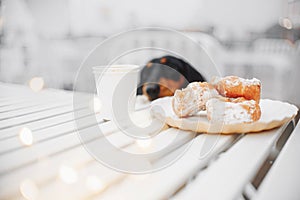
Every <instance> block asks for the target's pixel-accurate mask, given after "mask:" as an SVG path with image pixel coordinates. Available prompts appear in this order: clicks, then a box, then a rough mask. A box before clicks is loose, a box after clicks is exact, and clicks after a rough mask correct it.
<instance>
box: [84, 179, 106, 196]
mask: <svg viewBox="0 0 300 200" xmlns="http://www.w3.org/2000/svg"><path fill="white" fill-rule="evenodd" d="M85 184H86V187H87V189H88V190H90V191H92V192H99V191H101V190H103V189H104V187H105V186H104V184H103V182H102V181H101V180H100V179H99V178H98V177H97V176H94V175H90V176H88V177H87V178H86V182H85Z"/></svg>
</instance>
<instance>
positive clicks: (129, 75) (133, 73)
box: [93, 65, 140, 120]
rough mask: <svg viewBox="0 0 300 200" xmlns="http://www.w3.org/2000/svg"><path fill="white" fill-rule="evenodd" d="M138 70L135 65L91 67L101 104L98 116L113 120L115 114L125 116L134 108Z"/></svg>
mask: <svg viewBox="0 0 300 200" xmlns="http://www.w3.org/2000/svg"><path fill="white" fill-rule="evenodd" d="M139 70H140V67H139V66H137V65H107V66H95V67H93V73H94V75H95V81H96V87H97V94H98V97H99V99H100V101H101V105H102V106H101V109H100V116H101V117H102V118H103V119H107V120H113V119H115V117H114V116H116V115H118V116H119V117H120V116H124V117H126V116H128V114H129V112H130V111H133V110H134V106H135V100H136V88H137V79H138V74H139ZM125 111H126V113H125Z"/></svg>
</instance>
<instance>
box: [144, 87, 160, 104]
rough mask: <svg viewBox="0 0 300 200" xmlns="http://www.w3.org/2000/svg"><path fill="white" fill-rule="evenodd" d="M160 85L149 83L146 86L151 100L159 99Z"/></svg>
mask: <svg viewBox="0 0 300 200" xmlns="http://www.w3.org/2000/svg"><path fill="white" fill-rule="evenodd" d="M159 90H160V88H159V85H157V84H149V85H147V87H146V92H147V94H148V95H149V97H150V98H151V100H154V99H157V97H158V95H159Z"/></svg>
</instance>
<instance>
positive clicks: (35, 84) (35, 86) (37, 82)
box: [29, 77, 44, 92]
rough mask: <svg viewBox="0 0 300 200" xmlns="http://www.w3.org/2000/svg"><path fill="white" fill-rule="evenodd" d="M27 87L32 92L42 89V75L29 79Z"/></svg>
mask: <svg viewBox="0 0 300 200" xmlns="http://www.w3.org/2000/svg"><path fill="white" fill-rule="evenodd" d="M29 87H30V88H31V89H32V90H33V91H34V92H39V91H41V90H42V89H43V87H44V79H43V78H42V77H33V78H32V79H31V80H30V81H29Z"/></svg>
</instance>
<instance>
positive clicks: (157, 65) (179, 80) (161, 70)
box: [138, 56, 204, 101]
mask: <svg viewBox="0 0 300 200" xmlns="http://www.w3.org/2000/svg"><path fill="white" fill-rule="evenodd" d="M191 81H204V79H203V77H202V76H201V75H200V74H199V72H197V71H196V70H195V69H194V68H193V67H192V66H190V65H189V64H188V63H186V62H185V61H183V60H181V59H179V58H176V57H173V56H163V57H161V58H156V59H152V60H151V61H149V62H148V63H147V64H146V66H144V67H143V69H142V71H141V76H140V84H139V88H138V94H144V95H146V96H147V97H148V99H149V100H150V101H152V100H154V99H157V98H160V97H165V96H172V95H173V94H174V92H175V90H176V89H181V88H184V87H186V86H187V84H188V83H189V82H191Z"/></svg>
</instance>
